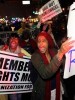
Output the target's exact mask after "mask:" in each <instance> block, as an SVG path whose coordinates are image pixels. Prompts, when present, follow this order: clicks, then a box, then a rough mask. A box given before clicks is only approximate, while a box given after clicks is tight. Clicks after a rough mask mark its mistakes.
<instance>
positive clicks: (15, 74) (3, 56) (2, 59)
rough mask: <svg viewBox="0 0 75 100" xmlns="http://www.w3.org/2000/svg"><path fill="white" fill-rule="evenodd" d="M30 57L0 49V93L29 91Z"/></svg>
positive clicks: (30, 86)
mask: <svg viewBox="0 0 75 100" xmlns="http://www.w3.org/2000/svg"><path fill="white" fill-rule="evenodd" d="M29 61H30V58H29V57H27V56H25V57H24V58H19V57H18V56H17V55H16V54H13V53H8V52H4V51H0V94H11V93H23V92H31V91H32V89H33V85H32V82H31V81H30V70H29V68H28V63H29Z"/></svg>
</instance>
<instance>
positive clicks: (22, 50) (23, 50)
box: [21, 48, 31, 57]
mask: <svg viewBox="0 0 75 100" xmlns="http://www.w3.org/2000/svg"><path fill="white" fill-rule="evenodd" d="M21 53H24V54H25V56H28V57H31V54H29V53H28V52H27V51H26V50H25V49H23V48H21Z"/></svg>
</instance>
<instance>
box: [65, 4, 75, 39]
mask: <svg viewBox="0 0 75 100" xmlns="http://www.w3.org/2000/svg"><path fill="white" fill-rule="evenodd" d="M67 36H68V37H71V38H72V39H74V40H75V2H73V4H72V5H71V6H70V10H69V16H68V24H67Z"/></svg>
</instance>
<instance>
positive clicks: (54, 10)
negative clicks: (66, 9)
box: [39, 0, 62, 22]
mask: <svg viewBox="0 0 75 100" xmlns="http://www.w3.org/2000/svg"><path fill="white" fill-rule="evenodd" d="M61 12H62V10H61V7H60V4H59V2H58V0H50V1H49V2H48V3H46V4H45V5H44V6H43V7H42V8H40V10H39V16H40V20H41V21H42V22H45V21H47V20H50V19H52V18H53V17H55V16H56V15H58V14H59V13H61Z"/></svg>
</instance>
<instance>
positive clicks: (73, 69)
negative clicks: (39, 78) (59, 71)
mask: <svg viewBox="0 0 75 100" xmlns="http://www.w3.org/2000/svg"><path fill="white" fill-rule="evenodd" d="M67 37H71V40H75V2H73V4H72V5H71V6H70V10H69V16H68V24H67ZM73 46H74V47H73V48H72V49H71V50H70V51H69V52H67V53H66V62H65V69H64V78H69V77H71V76H73V75H75V43H73Z"/></svg>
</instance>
